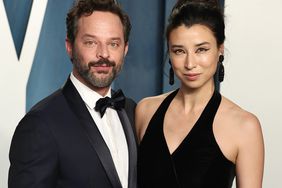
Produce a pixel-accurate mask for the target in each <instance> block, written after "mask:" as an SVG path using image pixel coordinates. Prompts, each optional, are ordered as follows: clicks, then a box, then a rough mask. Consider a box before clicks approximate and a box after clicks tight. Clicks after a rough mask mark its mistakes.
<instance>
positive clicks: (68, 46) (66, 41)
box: [65, 38, 73, 59]
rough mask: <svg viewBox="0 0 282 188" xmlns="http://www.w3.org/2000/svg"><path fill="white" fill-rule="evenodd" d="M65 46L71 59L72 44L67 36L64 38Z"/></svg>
mask: <svg viewBox="0 0 282 188" xmlns="http://www.w3.org/2000/svg"><path fill="white" fill-rule="evenodd" d="M65 46H66V50H67V53H68V55H69V57H70V59H72V48H73V45H72V43H71V41H70V40H69V39H68V38H66V40H65Z"/></svg>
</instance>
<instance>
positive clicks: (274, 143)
mask: <svg viewBox="0 0 282 188" xmlns="http://www.w3.org/2000/svg"><path fill="white" fill-rule="evenodd" d="M175 1H176V0H142V1H140V0H119V3H120V4H121V5H122V7H123V8H124V9H125V10H126V12H127V13H128V14H129V16H130V19H131V22H132V26H133V28H132V33H131V36H130V45H129V53H128V55H127V57H126V62H125V66H124V69H123V71H122V73H121V75H120V76H119V78H118V79H117V80H116V81H115V82H114V84H113V87H114V88H122V89H123V90H124V92H125V93H126V95H128V96H130V97H132V98H133V99H135V101H136V102H138V101H139V100H140V99H141V98H143V97H147V96H152V95H157V94H160V93H162V92H165V91H168V90H171V89H174V88H176V87H178V83H176V84H175V85H174V86H173V87H171V86H169V85H168V76H167V72H168V68H169V66H168V63H167V62H166V41H165V38H164V29H165V26H166V20H167V16H168V15H169V13H170V11H171V8H172V6H173V5H174V3H175ZM223 2H224V1H221V4H222V5H223ZM72 3H73V0H64V1H61V0H40V1H38V0H25V1H18V0H0V57H1V61H0V65H1V67H2V72H1V75H0V87H1V92H0V113H1V118H0V166H1V168H0V187H1V188H2V187H3V188H5V187H7V173H8V166H9V162H8V151H9V146H10V141H11V137H12V135H13V132H14V129H15V127H16V125H17V123H18V121H19V120H20V119H21V118H22V116H23V115H24V114H25V113H26V111H28V110H29V109H30V108H31V107H32V106H33V105H34V104H35V103H36V102H38V101H39V100H41V99H42V98H44V97H46V96H47V95H49V94H50V93H52V92H54V91H55V90H56V89H58V88H59V87H61V86H62V85H63V83H64V82H65V80H66V78H67V77H68V75H69V72H70V71H71V62H70V61H69V59H68V57H67V55H66V52H65V44H64V41H65V33H66V30H65V16H66V13H67V11H68V9H69V8H70V6H71V5H72ZM254 4H256V6H254ZM281 6H282V1H281V0H270V1H267V2H266V1H263V0H249V1H248V2H246V1H243V0H236V1H231V0H229V1H228V0H227V1H226V2H225V7H226V9H225V11H226V23H227V30H226V34H227V41H226V61H225V63H226V65H225V68H226V72H227V76H226V79H225V81H224V82H223V85H222V86H221V90H222V93H223V94H225V95H226V96H227V97H229V98H231V99H232V100H233V101H235V102H236V103H238V104H239V105H240V106H242V107H244V108H245V109H247V110H250V111H252V112H254V113H255V114H256V115H257V116H258V117H259V119H260V120H261V123H262V128H263V132H264V136H265V144H266V163H265V178H264V187H279V185H280V177H279V174H281V173H282V171H281V169H282V165H281V158H282V152H281V149H279V147H278V146H279V143H281V133H282V131H281V128H280V127H281V124H282V122H281V118H279V117H280V114H281V106H282V101H281V99H282V98H281V96H282V91H281V87H280V86H279V85H280V81H279V80H281V76H280V75H281V74H280V72H279V71H280V70H281V68H282V66H281V62H282V60H281V55H279V54H280V50H279V49H281V41H282V38H281V33H282V25H281V24H279V23H280V22H279V23H278V22H277V20H276V19H277V18H281V17H282V15H281V14H282V13H281V11H280V10H279V7H280V8H281ZM262 13H265V14H262ZM266 23H267V24H266ZM279 41H280V42H279Z"/></svg>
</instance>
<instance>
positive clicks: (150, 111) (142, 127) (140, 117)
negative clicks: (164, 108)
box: [135, 92, 171, 140]
mask: <svg viewBox="0 0 282 188" xmlns="http://www.w3.org/2000/svg"><path fill="white" fill-rule="evenodd" d="M170 93H171V92H169V93H164V94H162V95H158V96H153V97H146V98H144V99H142V100H141V101H140V102H139V103H138V104H137V107H136V110H135V125H136V131H137V136H138V138H139V140H141V139H142V137H143V135H144V134H145V131H146V129H147V126H148V124H149V122H150V120H151V119H152V117H153V115H154V113H155V112H156V110H157V109H158V107H159V106H160V104H161V103H162V102H163V100H164V99H165V98H166V97H167V96H168V95H169V94H170Z"/></svg>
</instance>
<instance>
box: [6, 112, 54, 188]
mask: <svg viewBox="0 0 282 188" xmlns="http://www.w3.org/2000/svg"><path fill="white" fill-rule="evenodd" d="M9 158H10V164H11V165H10V169H9V179H8V187H9V188H35V187H36V188H53V187H56V179H57V174H58V169H57V168H58V167H57V148H56V143H55V139H54V137H53V135H52V133H51V131H50V130H49V129H48V127H47V125H46V124H44V121H43V120H42V118H40V116H37V115H34V114H33V115H26V116H25V117H24V118H23V119H22V120H21V122H20V123H19V125H18V126H17V128H16V130H15V133H14V136H13V139H12V142H11V147H10V153H9Z"/></svg>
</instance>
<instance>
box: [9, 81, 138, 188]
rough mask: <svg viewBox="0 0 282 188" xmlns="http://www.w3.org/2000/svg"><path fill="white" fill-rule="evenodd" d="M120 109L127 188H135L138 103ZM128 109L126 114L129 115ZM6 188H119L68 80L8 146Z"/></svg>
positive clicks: (41, 104) (37, 107)
mask: <svg viewBox="0 0 282 188" xmlns="http://www.w3.org/2000/svg"><path fill="white" fill-rule="evenodd" d="M125 104H126V109H122V110H120V111H118V115H119V117H120V120H121V124H122V126H123V129H124V133H125V136H126V140H127V144H128V152H129V153H128V154H129V175H128V176H129V180H128V181H129V183H128V187H129V188H136V187H137V182H136V173H137V172H136V171H137V170H136V161H137V154H136V150H137V149H136V142H135V141H136V140H135V135H134V131H133V125H131V124H130V122H132V119H133V118H134V117H129V116H130V115H131V114H133V113H134V110H135V106H136V104H135V103H134V102H133V101H132V100H129V99H128V98H126V101H125ZM127 110H128V111H127ZM10 161H11V166H10V171H9V180H8V181H9V182H8V184H9V185H8V187H9V188H32V187H36V188H43V187H44V188H78V187H79V188H93V187H102V188H121V187H122V186H121V183H120V181H119V177H118V174H117V172H116V169H115V166H114V162H113V160H112V157H111V154H110V151H109V149H108V147H107V145H106V143H105V142H104V140H103V137H102V135H101V134H100V132H99V130H98V128H97V126H96V124H95V122H94V121H93V119H92V117H91V115H90V113H89V111H88V110H87V107H86V106H85V103H84V101H83V100H82V99H81V97H80V95H79V93H78V91H77V90H76V89H75V87H74V85H73V84H72V82H71V81H70V79H68V81H67V82H66V84H65V86H64V87H63V88H62V89H60V90H58V91H56V92H55V93H54V94H52V95H51V96H49V97H47V98H46V99H44V100H42V101H41V102H39V103H38V104H37V105H35V106H34V107H33V108H32V109H31V111H30V112H28V113H27V114H26V116H25V117H24V118H23V119H22V120H21V122H20V123H19V125H18V126H17V129H16V131H15V134H14V136H13V139H12V143H11V148H10Z"/></svg>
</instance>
